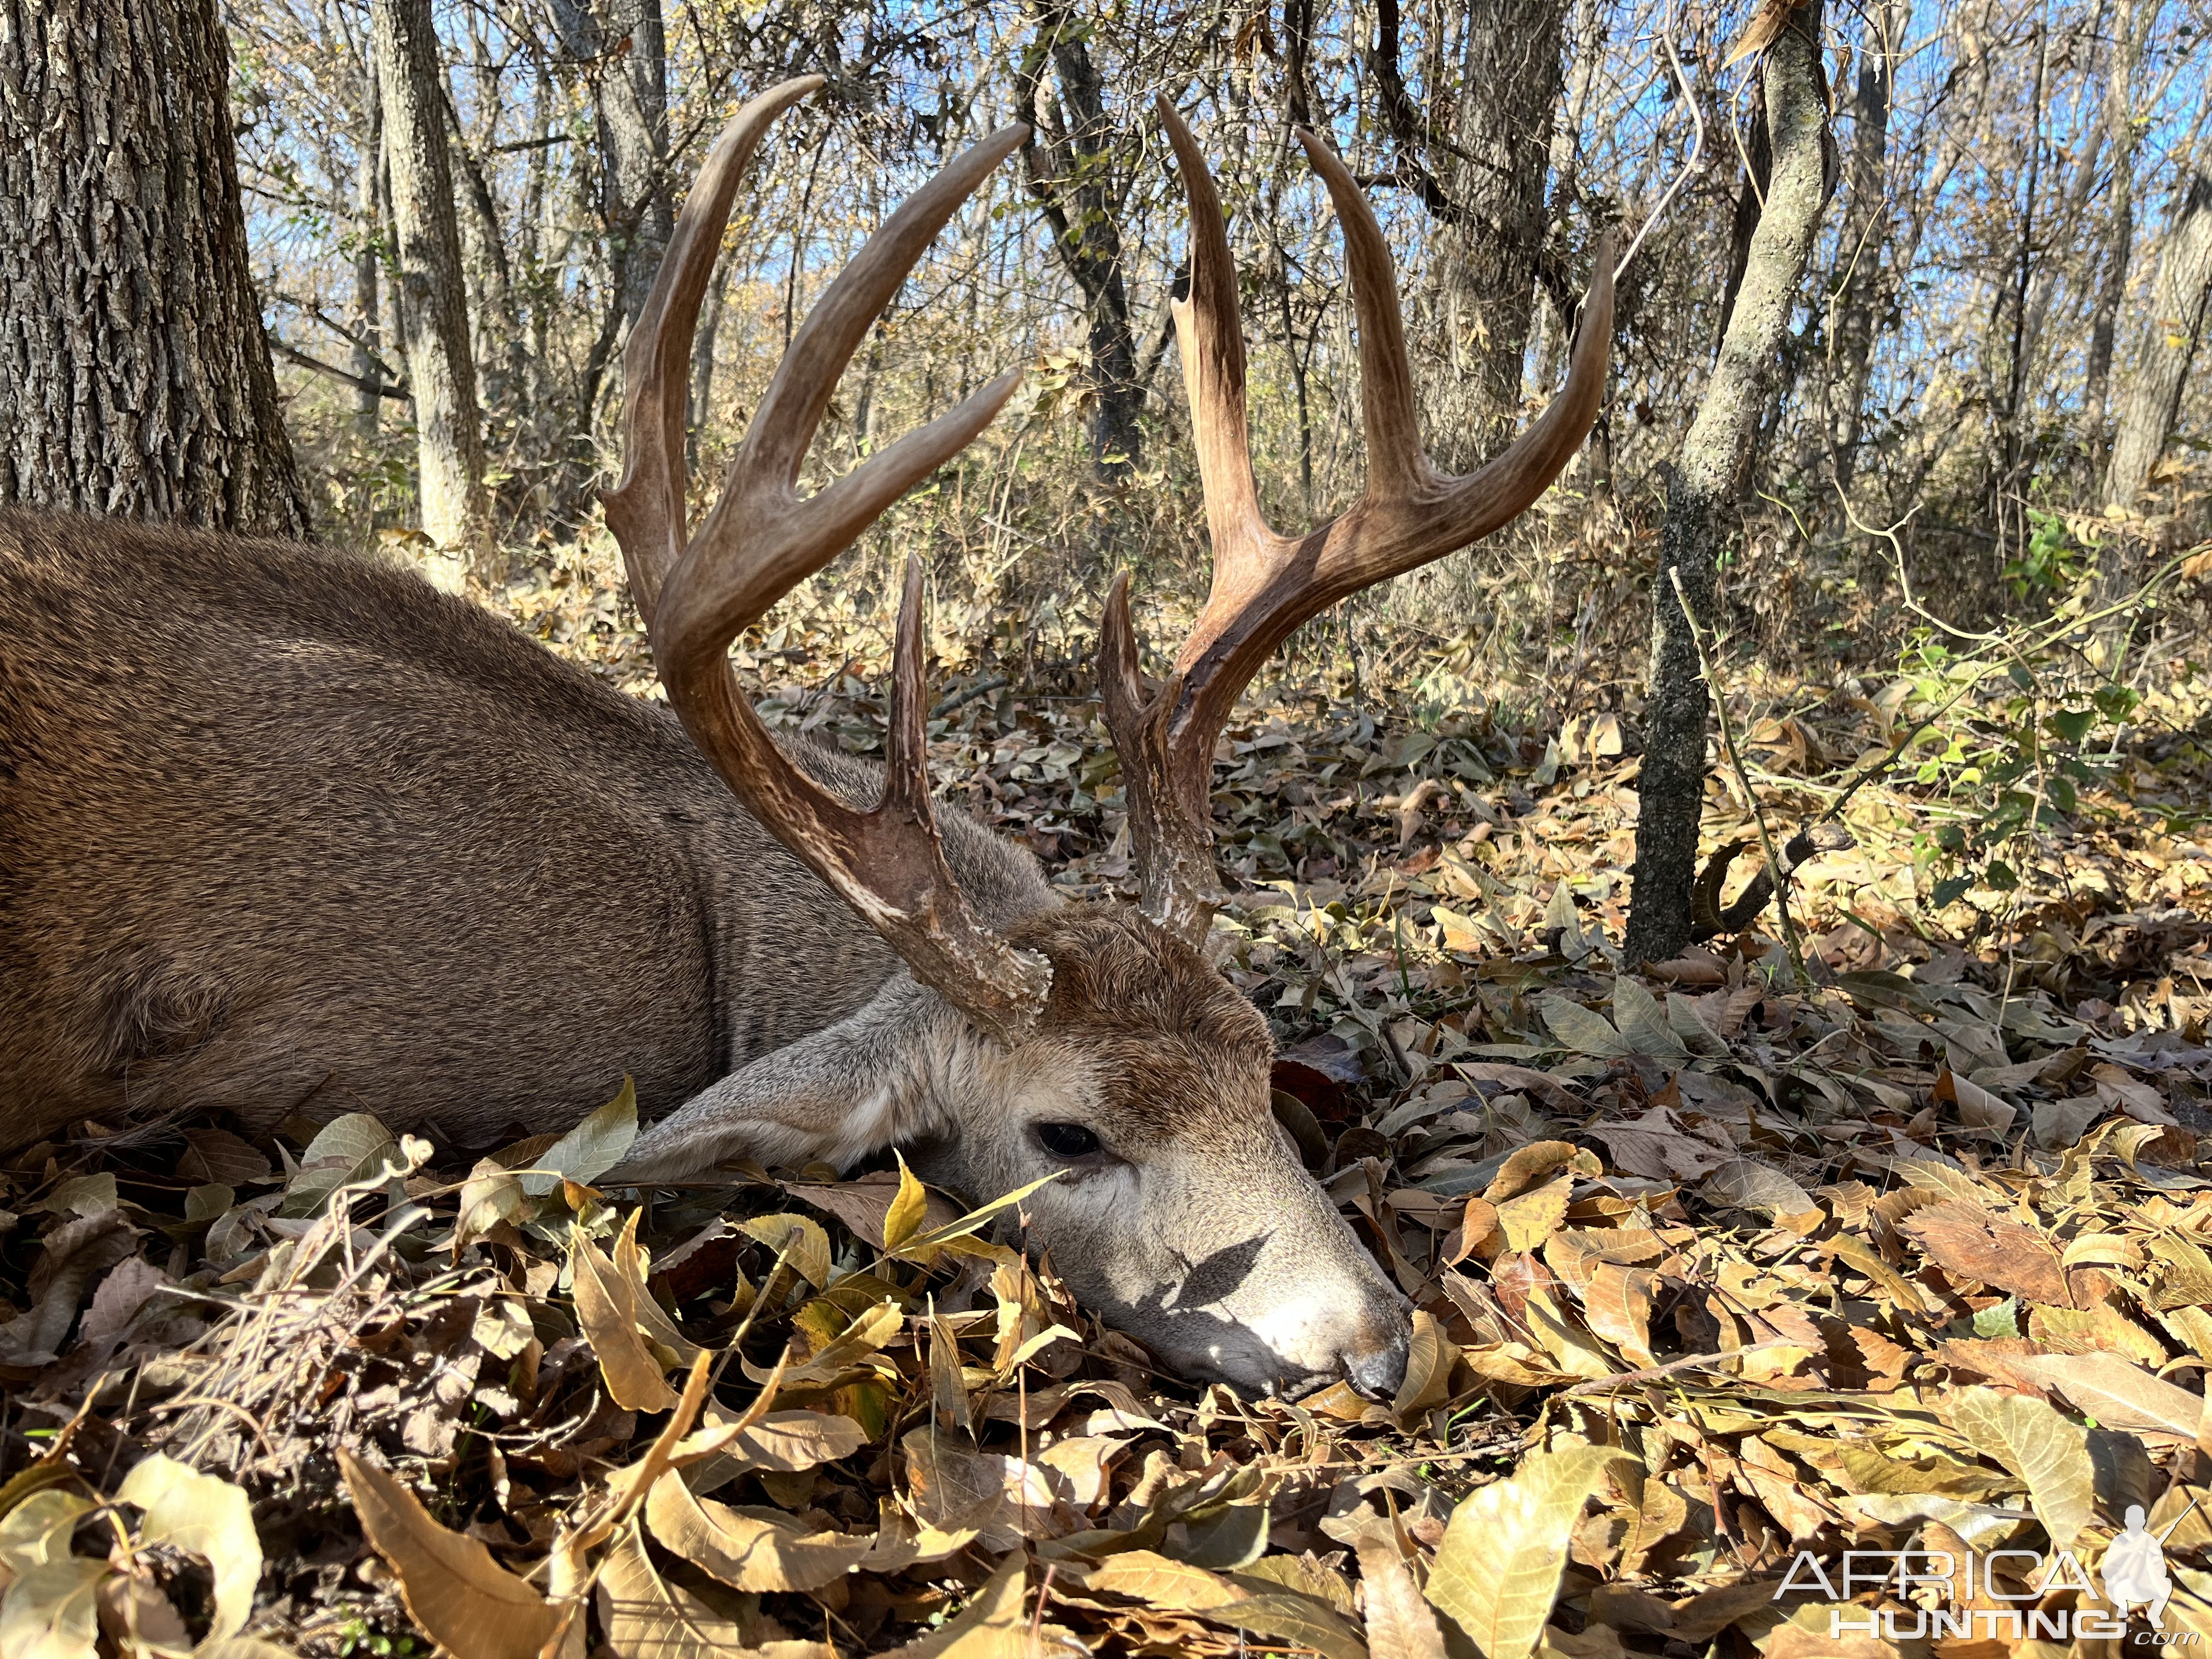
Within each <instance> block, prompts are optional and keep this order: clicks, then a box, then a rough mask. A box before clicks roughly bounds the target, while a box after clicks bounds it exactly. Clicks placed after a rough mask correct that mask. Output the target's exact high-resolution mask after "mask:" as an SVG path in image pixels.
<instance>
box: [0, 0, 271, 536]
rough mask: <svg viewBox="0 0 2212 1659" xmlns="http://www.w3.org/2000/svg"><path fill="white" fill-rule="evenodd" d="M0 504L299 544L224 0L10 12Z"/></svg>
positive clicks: (3, 17)
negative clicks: (233, 98) (251, 260)
mask: <svg viewBox="0 0 2212 1659" xmlns="http://www.w3.org/2000/svg"><path fill="white" fill-rule="evenodd" d="M0 84H4V86H5V88H6V95H5V96H4V97H0V501H17V502H22V503H26V504H28V505H33V506H39V507H76V508H82V509H84V510H87V511H90V512H96V513H123V514H128V515H130V516H132V517H135V518H141V519H149V520H159V521H167V522H172V523H179V524H191V525H199V526H207V527H210V528H215V529H224V530H240V531H262V532H272V533H276V534H282V535H292V536H297V535H303V534H305V533H306V532H307V501H306V498H305V496H304V495H303V494H302V492H301V487H300V477H299V473H298V471H297V469H296V468H295V465H293V459H292V444H291V440H290V439H289V437H288V436H287V435H286V434H285V431H284V422H283V412H282V410H281V408H280V406H279V404H278V400H277V395H276V374H275V371H274V370H273V369H272V368H271V367H270V361H269V347H268V343H267V342H266V340H265V338H264V336H263V333H262V325H261V307H260V305H259V303H258V301H257V300H256V298H255V296H254V292H253V282H252V273H251V270H250V268H249V266H248V264H247V258H246V216H245V214H244V212H243V210H242V209H241V207H240V202H239V193H238V164H237V157H236V152H235V150H234V146H233V141H232V137H231V131H230V122H229V117H228V112H227V111H226V109H225V107H224V99H225V95H226V92H227V89H228V87H229V84H230V63H229V53H228V46H227V44H226V42H225V40H224V38H223V33H222V25H221V23H220V21H218V19H217V16H216V6H215V0H79V3H76V4H73V5H69V6H63V7H56V6H50V5H42V4H36V3H31V4H26V3H23V0H0Z"/></svg>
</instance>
